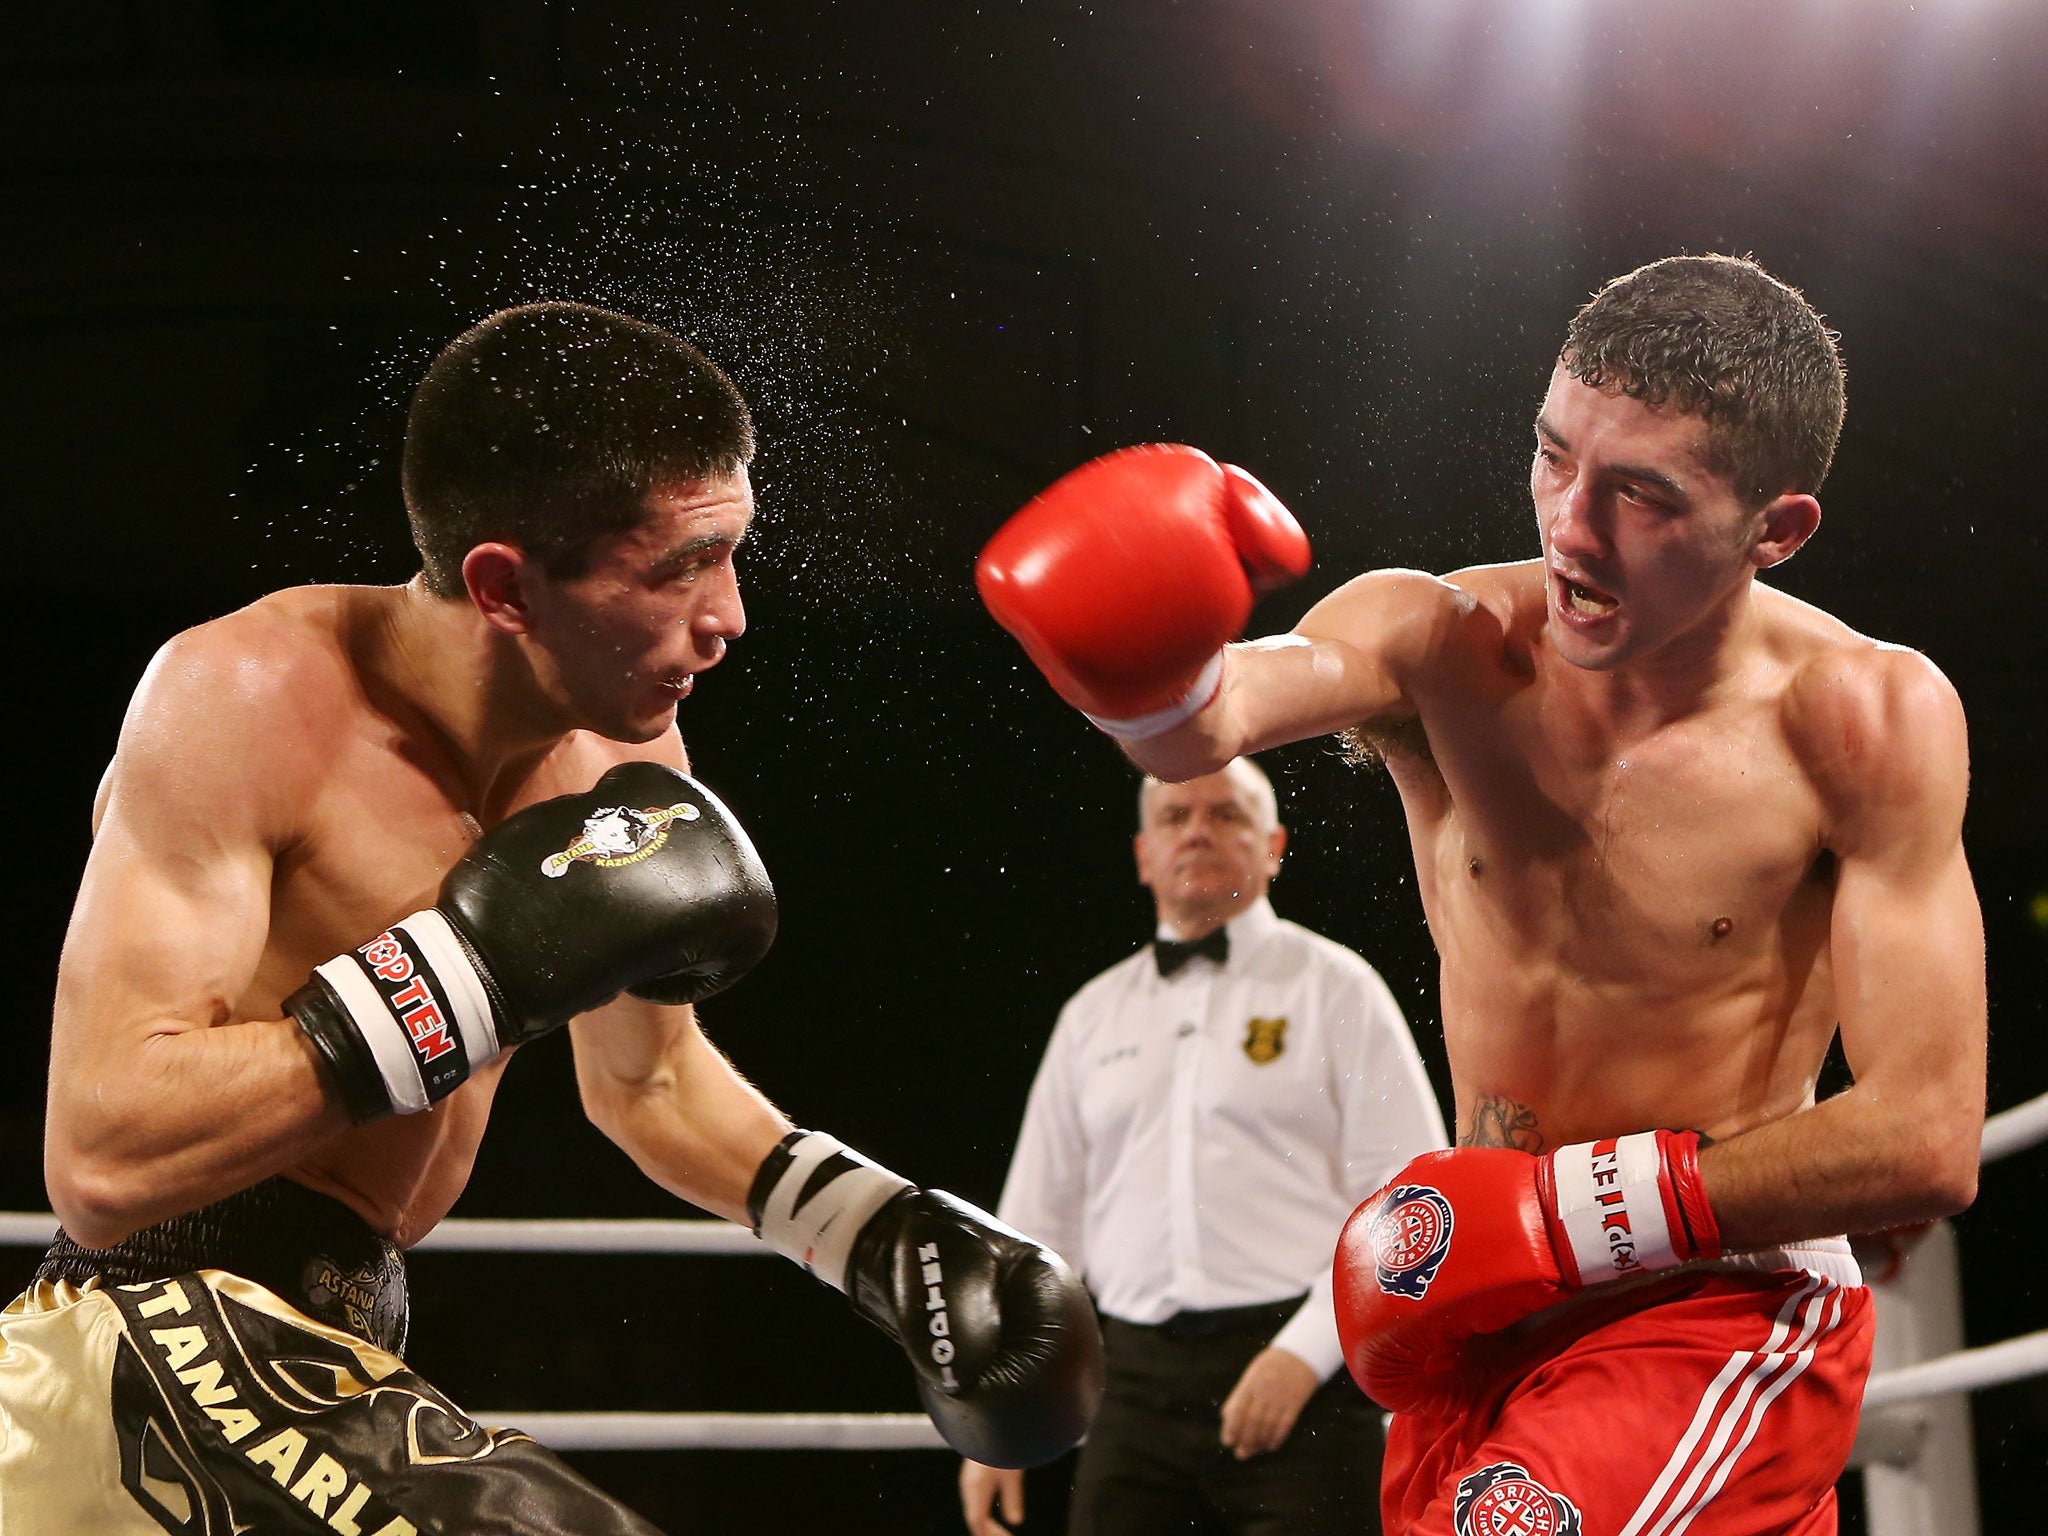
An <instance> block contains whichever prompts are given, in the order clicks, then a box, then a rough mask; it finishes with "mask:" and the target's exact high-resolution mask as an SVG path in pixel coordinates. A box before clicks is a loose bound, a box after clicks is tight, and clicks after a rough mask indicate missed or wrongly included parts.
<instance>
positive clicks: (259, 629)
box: [138, 587, 374, 716]
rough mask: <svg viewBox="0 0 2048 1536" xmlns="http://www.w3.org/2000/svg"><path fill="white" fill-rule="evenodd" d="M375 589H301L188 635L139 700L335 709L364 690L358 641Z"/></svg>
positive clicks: (162, 659)
mask: <svg viewBox="0 0 2048 1536" xmlns="http://www.w3.org/2000/svg"><path fill="white" fill-rule="evenodd" d="M373 591H374V589H369V588H352V587H294V588H291V589H289V590H287V591H283V592H276V593H272V594H271V595H270V596H268V597H263V598H259V599H258V600H257V601H255V602H253V603H251V604H249V605H248V606H247V607H245V608H238V609H236V610H235V611H234V612H232V613H229V614H224V615H222V616H221V617H220V618H217V619H210V620H208V621H207V622H205V623H203V624H197V625H194V626H193V627H192V628H190V629H187V630H183V631H181V632H179V633H178V634H176V635H173V636H172V637H171V638H170V640H168V641H166V642H165V644H164V645H163V647H162V648H161V649H159V650H158V652H157V654H156V657H155V659H154V660H153V661H152V662H151V663H150V667H149V671H148V672H147V673H145V674H144V677H143V681H142V686H141V688H140V689H139V690H138V698H142V699H150V700H155V699H158V698H161V699H162V701H163V702H165V703H169V704H182V705H185V706H188V707H204V708H205V709H206V710H207V711H208V712H209V714H214V713H217V712H220V711H226V712H228V713H229V714H231V715H235V716H239V715H243V714H247V713H254V714H258V715H262V714H267V713H270V712H274V711H277V710H279V709H281V708H286V709H289V707H290V706H293V705H295V704H296V705H298V706H300V708H299V709H297V710H292V711H291V712H294V713H299V712H308V711H310V712H314V713H325V712H331V711H332V709H333V708H334V706H335V704H336V703H337V699H336V697H335V695H337V694H340V693H343V692H349V693H353V692H355V691H357V683H356V676H355V673H356V669H355V666H354V664H353V662H352V660H351V645H350V638H351V633H352V631H353V630H354V629H355V628H357V627H358V626H359V625H360V624H361V623H362V621H363V619H364V617H365V614H364V609H365V608H366V607H368V606H369V605H370V604H369V601H367V600H366V597H365V594H369V593H371V592H373ZM308 690H318V692H319V693H320V694H321V695H322V697H320V698H313V697H309V696H308Z"/></svg>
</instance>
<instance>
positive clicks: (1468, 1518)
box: [1451, 1461, 1579, 1536]
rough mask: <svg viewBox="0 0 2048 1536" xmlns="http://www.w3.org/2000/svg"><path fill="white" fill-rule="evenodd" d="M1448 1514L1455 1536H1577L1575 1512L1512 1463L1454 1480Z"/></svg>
mask: <svg viewBox="0 0 2048 1536" xmlns="http://www.w3.org/2000/svg"><path fill="white" fill-rule="evenodd" d="M1451 1512H1452V1515H1453V1517H1454V1519H1455V1522H1456V1525H1457V1531H1458V1536H1579V1507H1578V1506H1577V1505H1576V1504H1574V1503H1572V1501H1571V1500H1570V1499H1568V1498H1566V1497H1565V1496H1564V1495H1563V1494H1561V1493H1552V1492H1551V1491H1550V1490H1549V1489H1548V1488H1546V1487H1544V1486H1543V1485H1542V1484H1541V1483H1539V1482H1537V1481H1536V1479H1535V1478H1533V1477H1531V1476H1530V1475H1529V1470H1528V1468H1526V1467H1518V1466H1516V1465H1515V1464H1514V1463H1513V1462H1512V1461H1496V1462H1495V1463H1493V1465H1492V1466H1488V1467H1481V1468H1480V1469H1479V1470H1478V1471H1477V1472H1474V1473H1473V1474H1472V1475H1471V1476H1470V1477H1464V1478H1460V1479H1459V1480H1458V1496H1457V1499H1456V1500H1455V1502H1454V1503H1453V1504H1452V1506H1451Z"/></svg>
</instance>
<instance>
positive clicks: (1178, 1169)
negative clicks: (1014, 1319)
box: [998, 898, 1444, 1377]
mask: <svg viewBox="0 0 2048 1536" xmlns="http://www.w3.org/2000/svg"><path fill="white" fill-rule="evenodd" d="M1228 931H1229V934H1230V959H1229V961H1228V962H1227V963H1226V964H1224V965H1221V966H1219V965H1217V964H1215V963H1214V962H1213V961H1211V960H1208V959H1206V958H1200V957H1198V958H1196V959H1193V960H1190V961H1189V962H1188V963H1187V964H1186V965H1185V966H1183V967H1182V968H1181V969H1180V970H1179V971H1178V972H1177V973H1176V974H1175V975H1174V976H1172V977H1171V978H1162V977H1161V976H1160V975H1159V971H1158V966H1157V964H1156V962H1155V961H1154V960H1153V958H1152V951H1151V950H1150V949H1149V948H1148V949H1141V950H1139V951H1138V953H1136V954H1135V955H1132V956H1131V957H1130V958H1129V959H1128V960H1124V961H1122V962H1121V963H1119V964H1117V965H1114V966H1111V967H1110V968H1109V969H1108V970H1107V971H1104V972H1103V973H1102V974H1101V975H1100V976H1097V977H1096V978H1095V979H1094V980H1093V981H1091V982H1089V983H1088V984H1087V985H1086V986H1085V987H1083V988H1082V989H1081V990H1080V991H1079V992H1077V993H1076V994H1075V995H1074V997H1073V998H1072V1000H1071V1001H1069V1002H1068V1004H1067V1006H1066V1007H1065V1008H1064V1009H1062V1010H1061V1012H1060V1017H1059V1022H1058V1024H1057V1025H1056V1026H1055V1027H1054V1029H1053V1034H1052V1040H1051V1042H1050V1043H1049V1044H1048V1045H1047V1047H1046V1053H1045V1060H1044V1061H1043V1062H1042V1063H1041V1064H1040V1066H1039V1069H1038V1076H1037V1079H1036V1080H1035V1081H1034V1082H1033V1084H1032V1087H1031V1097H1030V1100H1029V1101H1028V1103H1027V1105H1026V1107H1025V1111H1024V1126H1023V1130H1022V1131H1021V1132H1020V1133H1019V1136H1018V1140H1017V1150H1016V1153H1015V1154H1014V1156H1013V1157H1012V1158H1011V1162H1010V1172H1009V1177H1008V1180H1007V1181H1006V1182H1005V1184H1004V1186H1003V1198H1002V1202H1001V1204H1000V1206H999V1207H998V1215H999V1216H1000V1217H1001V1219H1002V1220H1004V1221H1005V1222H1008V1223H1009V1224H1010V1225H1011V1226H1014V1227H1015V1228H1017V1229H1018V1230H1019V1231H1021V1232H1028V1233H1030V1234H1031V1235H1032V1236H1033V1237H1034V1238H1037V1239H1038V1240H1039V1241H1040V1242H1043V1243H1045V1244H1047V1245H1048V1246H1049V1247H1051V1248H1053V1249H1054V1250H1055V1251H1056V1252H1058V1253H1060V1254H1061V1255H1062V1256H1063V1257H1065V1259H1066V1260H1067V1262H1068V1263H1070V1264H1072V1265H1073V1266H1074V1268H1075V1269H1076V1270H1078V1271H1079V1272H1080V1273H1081V1274H1082V1276H1083V1277H1084V1278H1085V1279H1086V1280H1087V1282H1088V1288H1089V1289H1090V1290H1091V1291H1093V1292H1094V1294H1095V1298H1096V1301H1097V1303H1098V1305H1099V1306H1100V1307H1101V1309H1102V1310H1103V1312H1104V1313H1106V1314H1107V1315H1109V1316H1111V1317H1116V1318H1121V1319H1123V1320H1124V1321H1126V1322H1132V1323H1158V1322H1163V1321H1164V1320H1165V1319H1167V1318H1169V1317H1171V1316H1172V1315H1173V1314H1174V1313H1176V1312H1180V1311H1184V1310H1186V1311H1209V1310H1212V1309H1214V1308H1218V1307H1239V1306H1250V1305H1254V1304H1256V1303H1260V1302H1272V1301H1280V1300H1283V1299H1285V1298H1287V1297H1290V1296H1298V1295H1300V1294H1301V1293H1302V1292H1303V1291H1307V1292H1308V1293H1309V1295H1308V1300H1307V1301H1306V1302H1304V1303H1303V1304H1302V1306H1301V1309H1300V1310H1299V1311H1298V1312H1297V1313H1296V1314H1295V1315H1294V1317H1293V1318H1292V1319H1291V1320H1290V1321H1289V1322H1288V1323H1287V1325H1286V1326H1285V1327H1284V1328H1282V1329H1281V1331H1280V1333H1279V1334H1278V1335H1277V1336H1276V1337H1275V1338H1274V1339H1273V1343H1275V1344H1278V1345H1280V1346H1281V1347H1283V1348H1285V1349H1287V1350H1289V1351H1291V1352H1292V1353H1294V1354H1295V1355H1297V1356H1299V1357H1300V1358H1301V1359H1302V1360H1304V1361H1306V1362H1307V1363H1308V1364H1309V1366H1310V1368H1311V1369H1313V1370H1314V1371H1315V1372H1316V1373H1317V1374H1318V1376H1322V1377H1327V1376H1328V1375H1330V1374H1331V1373H1332V1372H1333V1371H1335V1370H1336V1369H1337V1367H1338V1366H1339V1365H1341V1364H1342V1363H1343V1353H1342V1351H1341V1349H1340V1348H1339V1347H1338V1343H1337V1323H1336V1315H1335V1312H1334V1310H1333V1306H1332V1301H1331V1278H1330V1264H1331V1259H1332V1257H1333V1256H1334V1254H1335V1252H1336V1247H1337V1234H1338V1232H1339V1230H1340V1229H1341V1228H1342V1226H1343V1224H1344V1219H1345V1218H1346V1217H1347V1216H1349V1215H1350V1214H1351V1212H1352V1211H1353V1210H1354V1209H1355V1208H1356V1207H1357V1205H1358V1203H1359V1202H1360V1201H1362V1200H1363V1199H1364V1198H1365V1197H1366V1196H1367V1195H1369V1194H1371V1193H1372V1192H1373V1191H1374V1190H1376V1189H1378V1188H1379V1187H1380V1186H1381V1185H1382V1184H1385V1183H1386V1182H1387V1181H1388V1180H1389V1179H1391V1178H1392V1177H1393V1175H1394V1174H1395V1173H1396V1172H1398V1171H1399V1170H1400V1168H1401V1167H1402V1165H1403V1164H1405V1163H1406V1162H1407V1161H1408V1160H1409V1159H1410V1158H1412V1157H1414V1156H1416V1155H1417V1154H1418V1153H1421V1152H1426V1151H1428V1150H1430V1149H1431V1148H1433V1147H1441V1146H1443V1145H1444V1125H1443V1116H1442V1115H1441V1113H1440V1112H1439V1111H1438V1109H1437V1103H1436V1095H1435V1093H1434V1091H1433V1090H1432V1089H1431V1087H1430V1084H1429V1079H1428V1077H1427V1076H1426V1075H1425V1073H1424V1072H1423V1069H1422V1061H1421V1058H1420V1057H1419V1056H1418V1055H1417V1054H1416V1051H1415V1042H1414V1040H1413V1038H1412V1037H1411V1036H1410V1035H1409V1033H1408V1026H1407V1023H1406V1022H1405V1021H1404V1020H1403V1019H1402V1017H1401V1010H1400V1008H1399V1006H1398V1005H1397V1004H1396V1003H1395V1002H1394V998H1393V994H1392V993H1390V992H1389V991H1388V990H1387V986H1386V983H1385V982H1383V981H1381V980H1380V977H1379V973H1378V972H1377V971H1375V970H1374V969H1373V968H1372V967H1371V966H1370V965H1368V964H1366V962H1365V961H1364V960H1362V959H1360V958H1359V957H1358V956H1357V955H1355V954H1353V953H1352V952H1351V951H1350V950H1348V949H1346V948H1344V946H1343V945H1341V944H1337V943H1335V942H1333V941H1331V940H1329V939H1326V938H1324V937H1322V936H1321V935H1320V934H1316V933H1311V932H1310V931H1309V930H1308V929H1306V928H1304V927H1302V926H1301V925H1300V924H1299V923H1290V922H1287V921H1286V920H1285V919H1283V918H1280V917H1278V916H1276V915H1275V914H1274V912H1273V909H1272V907H1271V906H1270V905H1269V904H1268V903H1267V902H1266V901H1265V900H1264V899H1263V898H1261V899H1260V900H1259V901H1258V902H1257V903H1255V904H1254V905H1252V906H1250V907H1248V908H1246V909H1245V910H1244V911H1243V912H1241V913H1239V914H1238V915H1237V916H1236V917H1234V918H1232V919H1231V920H1230V923H1229V925H1228Z"/></svg>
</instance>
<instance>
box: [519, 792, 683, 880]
mask: <svg viewBox="0 0 2048 1536" xmlns="http://www.w3.org/2000/svg"><path fill="white" fill-rule="evenodd" d="M703 814H704V813H703V812H702V811H700V810H698V809H697V807H696V806H694V805H691V804H689V803H688V802H687V801H685V802H684V803H682V804H680V805H664V806H655V807H654V808H652V809H650V810H635V809H634V808H633V807H631V806H629V805H605V806H600V807H598V808H597V809H596V810H594V811H592V812H591V813H590V814H589V815H588V816H586V817H584V818H583V835H582V836H581V837H578V838H577V839H576V841H575V842H573V843H571V844H570V845H569V846H568V847H566V848H564V849H563V850H562V851H561V852H560V853H551V854H549V855H548V856H547V857H546V858H545V859H542V860H541V864H540V872H541V873H542V874H544V875H546V876H547V877H548V878H549V879H550V880H559V879H560V878H561V877H562V876H563V874H564V873H566V872H567V870H568V868H569V866H570V865H571V864H576V863H590V864H595V865H597V866H598V867H599V868H600V869H616V868H617V867H618V866H619V865H621V864H638V863H639V862H640V861H641V860H642V859H644V858H648V857H650V856H651V855H652V854H654V853H655V852H656V851H657V850H658V849H659V848H660V847H661V845H662V844H663V843H665V842H667V841H668V824H669V823H670V822H672V821H695V820H696V819H697V818H698V817H699V816H701V815H703Z"/></svg>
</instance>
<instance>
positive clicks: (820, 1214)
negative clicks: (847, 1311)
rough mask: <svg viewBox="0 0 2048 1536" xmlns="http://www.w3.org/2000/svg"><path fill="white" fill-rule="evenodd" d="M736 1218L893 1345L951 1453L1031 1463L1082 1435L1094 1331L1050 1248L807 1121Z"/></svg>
mask: <svg viewBox="0 0 2048 1536" xmlns="http://www.w3.org/2000/svg"><path fill="white" fill-rule="evenodd" d="M747 1213H748V1216H749V1218H750V1219H751V1220H752V1222H753V1224H754V1231H755V1234H756V1235H757V1236H759V1237H760V1238H761V1239H762V1240H763V1241H765V1242H766V1243H767V1244H768V1245H769V1246H770V1247H772V1248H774V1249H775V1250H776V1251H777V1252H778V1253H781V1254H784V1255H786V1256H787V1257H789V1258H792V1259H794V1260H796V1262H797V1263H799V1264H801V1265H803V1266H804V1268H806V1269H808V1270H810V1271H811V1273H812V1274H814V1275H816V1276H817V1277H818V1278H819V1279H820V1280H823V1281H824V1282H825V1283H826V1284H827V1285H831V1286H835V1287H837V1288H838V1289H839V1290H842V1291H844V1292H846V1293H847V1295H848V1296H849V1297H850V1298H851V1299H852V1301H853V1305H854V1310H855V1311H857V1312H859V1313H860V1315H861V1316H863V1317H865V1318H866V1319H867V1320H868V1321H869V1322H871V1323H873V1324H874V1325H875V1326H876V1327H877V1328H880V1329H881V1330H882V1332H884V1333H886V1334H888V1335H889V1337H890V1338H892V1339H894V1340H896V1342H897V1343H899V1344H901V1345H902V1346H903V1349H904V1352H905V1353H906V1354H908V1355H909V1356H910V1363H911V1365H912V1367H913V1368H914V1369H915V1371H916V1373H917V1395H918V1397H919V1399H920V1400H921V1401H922V1402H923V1404H924V1409H925V1412H926V1413H928V1414H930V1415H931V1417H932V1422H933V1423H934V1424H936V1425H938V1427H939V1433H940V1434H942V1435H944V1436H945V1437H946V1443H947V1444H948V1445H950V1446H952V1447H953V1449H954V1450H956V1451H958V1452H959V1453H960V1454H961V1455H963V1456H966V1457H968V1458H969V1459H971V1460H974V1461H979V1462H982V1463H984V1464H986V1465H988V1466H991V1467H1035V1466H1039V1465H1041V1464H1043V1463H1045V1462H1048V1461H1051V1460H1052V1459H1053V1458H1054V1457H1055V1456H1058V1455H1060V1454H1061V1453H1062V1452H1064V1451H1066V1450H1068V1449H1070V1448H1071V1447H1072V1446H1073V1445H1075V1444H1076V1443H1077V1442H1078V1441H1079V1440H1080V1438H1081V1437H1082V1436H1083V1435H1084V1434H1086V1433H1087V1432H1088V1426H1089V1424H1090V1423H1092V1422H1093V1421H1094V1418H1095V1410H1096V1408H1097V1407H1098V1406H1099V1405H1100V1404H1101V1401H1102V1330H1101V1329H1100V1327H1099V1326H1098V1325H1097V1323H1096V1321H1095V1307H1094V1304H1093V1303H1092V1302H1090V1301H1089V1299H1088V1292H1087V1291H1086V1289H1084V1288H1083V1286H1082V1284H1081V1281H1080V1279H1079V1278H1078V1277H1077V1276H1076V1275H1075V1274H1074V1272H1073V1271H1072V1270H1071V1269H1069V1268H1067V1265H1066V1262H1065V1261H1064V1260H1063V1259H1061V1258H1060V1256H1059V1255H1058V1254H1056V1253H1054V1252H1053V1251H1052V1250H1051V1249H1050V1248H1046V1247H1044V1246H1043V1245H1041V1244H1038V1243H1034V1242H1033V1241H1032V1240H1031V1239H1030V1238H1028V1237H1025V1236H1023V1235H1022V1234H1020V1233H1017V1232H1013V1231H1011V1230H1010V1228H1008V1227H1006V1226H1004V1225H1003V1224H1002V1223H1001V1222H999V1221H997V1220H996V1219H995V1218H994V1217H993V1216H991V1215H989V1214H988V1213H987V1212H986V1211H979V1210H976V1209H975V1208H974V1207H973V1206H971V1205H969V1204H967V1202H966V1201H964V1200H956V1199H955V1198H954V1197H953V1196H951V1195H948V1194H945V1193H943V1192H941V1191H939V1190H935V1189H919V1188H917V1187H916V1186H915V1185H913V1184H911V1183H910V1182H909V1181H908V1180H907V1179H902V1178H899V1177H897V1176H896V1175H895V1174H893V1173H891V1172H889V1170H888V1169H886V1168H882V1167H879V1166H877V1165H876V1164H874V1163H871V1162H869V1161H868V1160H867V1159H866V1158H864V1157H862V1156H860V1155H859V1154H858V1153H855V1152H850V1151H848V1150H847V1149H846V1148H845V1147H844V1146H842V1145H841V1144H840V1143H839V1142H838V1141H836V1140H834V1139H833V1138H832V1137H830V1136H822V1135H819V1134H818V1133H817V1132H815V1131H791V1132H790V1133H789V1135H788V1136H786V1137H784V1138H783V1140H782V1143H781V1145H779V1146H778V1147H776V1149H775V1150H774V1151H773V1152H771V1153H770V1154H769V1155H768V1159H767V1161H766V1162H764V1163H762V1165H761V1170H760V1172H759V1173H757V1174H755V1176H754V1187H753V1190H752V1192H751V1193H750V1194H749V1196H748V1198H747Z"/></svg>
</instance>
